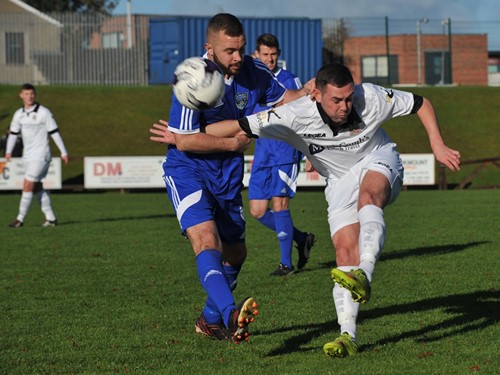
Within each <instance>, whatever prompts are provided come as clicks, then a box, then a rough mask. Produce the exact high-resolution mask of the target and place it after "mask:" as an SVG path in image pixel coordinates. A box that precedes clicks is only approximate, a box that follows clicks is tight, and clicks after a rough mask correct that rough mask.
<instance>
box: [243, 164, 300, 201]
mask: <svg viewBox="0 0 500 375" xmlns="http://www.w3.org/2000/svg"><path fill="white" fill-rule="evenodd" d="M298 176H299V164H298V163H291V164H280V165H276V166H273V167H257V166H255V165H254V166H252V172H251V174H250V181H249V182H248V199H250V200H253V199H258V200H270V199H272V197H289V198H293V197H294V196H295V191H296V190H297V178H298Z"/></svg>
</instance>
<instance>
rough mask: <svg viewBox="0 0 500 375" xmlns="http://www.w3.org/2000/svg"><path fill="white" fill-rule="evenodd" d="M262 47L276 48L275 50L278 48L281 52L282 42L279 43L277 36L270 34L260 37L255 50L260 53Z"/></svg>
mask: <svg viewBox="0 0 500 375" xmlns="http://www.w3.org/2000/svg"><path fill="white" fill-rule="evenodd" d="M260 46H266V47H274V48H276V49H277V50H278V51H279V49H280V42H279V40H278V38H277V37H276V36H275V35H273V34H269V33H265V34H262V35H260V36H259V37H258V38H257V42H256V46H255V49H256V50H257V51H258V50H259V48H260Z"/></svg>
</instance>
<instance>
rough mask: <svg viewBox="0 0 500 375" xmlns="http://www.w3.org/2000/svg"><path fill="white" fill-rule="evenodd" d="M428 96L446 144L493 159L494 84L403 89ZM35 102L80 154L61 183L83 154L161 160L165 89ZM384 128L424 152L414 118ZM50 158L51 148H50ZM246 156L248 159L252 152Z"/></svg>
mask: <svg viewBox="0 0 500 375" xmlns="http://www.w3.org/2000/svg"><path fill="white" fill-rule="evenodd" d="M18 90H19V88H18V87H17V86H1V85H0V129H5V128H7V127H8V125H9V124H10V120H11V118H12V115H13V114H14V111H15V110H16V109H17V108H18V107H19V106H20V104H21V103H20V100H19V99H18V96H17V94H18ZM408 90H409V91H414V92H416V93H418V94H421V95H424V96H426V97H428V98H429V99H430V100H431V101H432V103H433V104H434V107H435V109H436V111H437V113H438V117H439V119H440V123H441V127H442V131H443V135H444V138H445V141H446V143H447V144H448V145H449V146H450V147H452V148H456V149H458V150H459V151H460V152H461V154H462V160H476V159H483V158H492V157H497V156H499V152H498V150H499V148H500V143H499V139H500V134H499V133H500V122H499V117H498V103H500V88H499V87H452V88H442V87H428V88H408ZM38 99H39V101H40V102H41V103H43V104H45V105H47V106H48V107H49V108H50V109H51V110H52V112H53V113H54V115H55V118H56V120H57V122H58V124H59V127H60V129H61V134H62V135H63V138H64V140H65V143H66V146H67V148H68V150H69V152H70V155H73V156H75V157H80V158H79V159H75V160H73V162H72V163H70V164H69V165H67V166H64V167H63V180H64V181H66V182H69V181H70V180H71V179H76V178H78V177H80V180H82V181H83V179H82V178H81V175H82V173H83V160H82V159H81V157H83V156H123V155H131V156H139V155H163V154H164V153H165V147H164V146H163V145H159V144H154V143H152V142H150V141H149V128H150V127H151V125H152V124H153V123H154V122H155V121H157V120H158V119H160V118H168V114H169V107H170V86H148V87H108V86H106V87H94V86H84V87H75V86H41V87H39V88H38ZM384 128H385V129H386V130H387V132H388V133H389V135H390V136H391V137H392V138H393V139H394V141H395V142H396V143H397V144H398V148H399V150H400V152H402V153H427V152H431V150H430V146H429V142H428V140H427V136H426V133H425V130H424V129H423V127H422V126H421V125H420V122H419V120H418V117H417V116H406V117H403V118H398V119H394V120H391V121H390V122H388V123H387V124H386V125H385V126H384ZM54 151H55V152H54V154H55V155H57V150H54ZM247 153H248V154H253V148H252V147H251V148H250V149H249V150H248V151H247ZM475 167H477V165H474V166H465V167H464V168H463V171H462V172H460V173H447V178H448V182H449V183H450V184H457V183H460V182H461V181H462V180H463V179H464V178H465V177H467V176H468V174H469V173H471V172H472V171H473V170H474V168H475ZM485 185H490V186H492V185H497V186H498V185H500V173H498V168H496V167H493V166H489V167H487V168H485V169H484V170H482V171H481V172H480V173H479V174H478V175H477V176H476V177H475V178H474V180H473V183H472V185H471V187H473V188H474V187H481V186H485Z"/></svg>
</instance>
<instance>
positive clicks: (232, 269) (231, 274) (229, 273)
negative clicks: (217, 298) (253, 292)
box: [223, 264, 241, 292]
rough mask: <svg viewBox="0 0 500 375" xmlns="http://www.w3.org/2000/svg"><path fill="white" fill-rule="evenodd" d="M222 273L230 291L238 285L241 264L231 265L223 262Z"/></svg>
mask: <svg viewBox="0 0 500 375" xmlns="http://www.w3.org/2000/svg"><path fill="white" fill-rule="evenodd" d="M223 267H224V274H225V275H226V279H227V282H228V283H229V288H231V292H232V291H234V290H235V289H236V286H237V285H238V274H239V273H240V270H241V266H232V265H230V264H224V265H223Z"/></svg>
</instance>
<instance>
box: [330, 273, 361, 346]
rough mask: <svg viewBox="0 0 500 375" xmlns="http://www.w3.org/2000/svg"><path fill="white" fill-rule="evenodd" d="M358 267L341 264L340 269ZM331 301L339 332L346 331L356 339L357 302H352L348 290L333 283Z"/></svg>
mask: <svg viewBox="0 0 500 375" xmlns="http://www.w3.org/2000/svg"><path fill="white" fill-rule="evenodd" d="M356 268H358V267H354V266H353V267H351V266H343V267H342V266H341V267H338V269H340V270H341V271H350V270H352V269H356ZM332 295H333V303H334V304H335V310H336V312H337V322H338V323H339V325H340V332H341V333H343V332H347V333H348V334H349V335H350V336H351V337H352V339H353V340H356V320H357V318H358V311H359V303H358V302H354V301H353V299H352V294H351V292H350V291H349V290H347V289H345V288H343V287H341V286H340V285H339V284H335V286H334V287H333V291H332Z"/></svg>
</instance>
